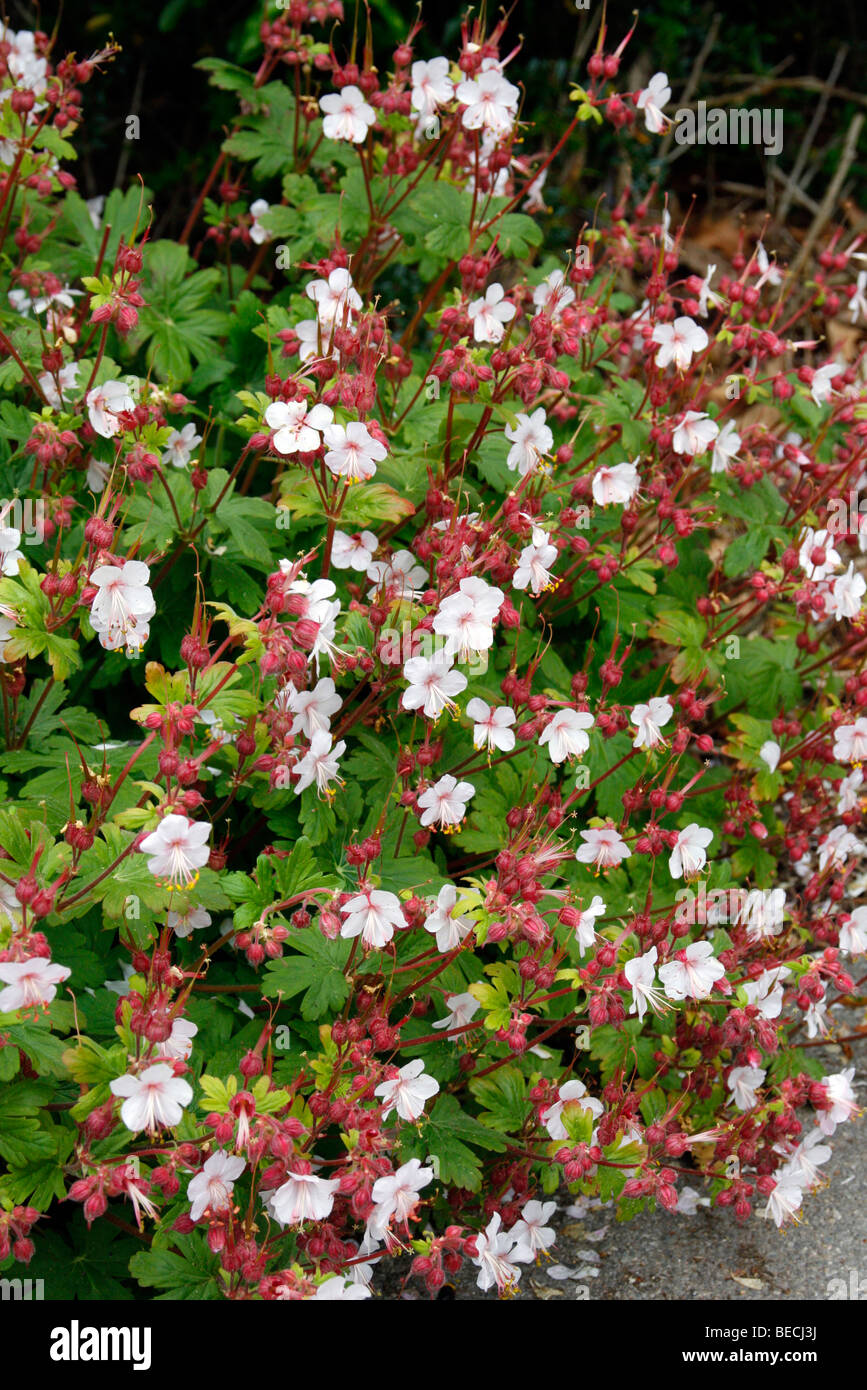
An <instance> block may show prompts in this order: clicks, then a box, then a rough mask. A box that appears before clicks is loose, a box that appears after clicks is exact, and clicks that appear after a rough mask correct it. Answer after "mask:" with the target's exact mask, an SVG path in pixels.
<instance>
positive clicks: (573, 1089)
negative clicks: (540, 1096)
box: [539, 1081, 605, 1139]
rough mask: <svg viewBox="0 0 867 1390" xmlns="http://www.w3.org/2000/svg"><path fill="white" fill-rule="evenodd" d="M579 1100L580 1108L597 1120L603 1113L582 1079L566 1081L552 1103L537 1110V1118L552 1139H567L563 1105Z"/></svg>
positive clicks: (599, 1102) (598, 1102)
mask: <svg viewBox="0 0 867 1390" xmlns="http://www.w3.org/2000/svg"><path fill="white" fill-rule="evenodd" d="M578 1101H580V1103H581V1109H582V1110H589V1111H590V1114H591V1115H592V1116H593V1118H594V1119H596V1120H598V1119H599V1116H600V1115H602V1114H603V1112H604V1109H605V1107H604V1106H603V1104H602V1102H601V1101H599V1100H596V1098H595V1097H594V1096H588V1095H587V1087H586V1086H585V1085H584V1082H583V1081H566V1082H564V1084H563V1085H562V1086H561V1087H560V1088H559V1090H558V1091H557V1099H556V1100H555V1102H554V1104H553V1105H545V1106H543V1107H542V1109H541V1110H540V1112H539V1118H540V1120H541V1121H542V1124H543V1125H544V1126H545V1128H546V1130H547V1131H548V1134H549V1135H550V1136H551V1138H552V1139H568V1138H569V1134H568V1132H567V1130H566V1126H565V1125H564V1124H563V1118H562V1116H563V1109H564V1106H566V1105H569V1104H570V1103H571V1104H573V1105H574V1104H575V1103H576V1102H578Z"/></svg>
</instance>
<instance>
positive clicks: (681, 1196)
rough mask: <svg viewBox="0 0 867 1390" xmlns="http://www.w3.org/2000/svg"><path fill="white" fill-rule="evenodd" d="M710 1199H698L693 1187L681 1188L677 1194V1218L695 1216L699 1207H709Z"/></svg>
mask: <svg viewBox="0 0 867 1390" xmlns="http://www.w3.org/2000/svg"><path fill="white" fill-rule="evenodd" d="M709 1206H710V1198H709V1197H700V1196H699V1194H698V1193H697V1192H696V1190H695V1188H694V1187H682V1188H681V1189H680V1192H679V1193H678V1194H677V1213H678V1216H695V1214H696V1212H697V1211H698V1209H699V1207H709Z"/></svg>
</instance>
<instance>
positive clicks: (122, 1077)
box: [0, 0, 867, 1300]
mask: <svg viewBox="0 0 867 1390" xmlns="http://www.w3.org/2000/svg"><path fill="white" fill-rule="evenodd" d="M341 18H342V6H341V5H340V4H339V3H336V0H332V2H331V3H328V4H325V3H313V4H309V3H307V0H290V3H288V4H287V5H286V6H285V7H283V8H281V9H280V10H279V11H277V12H276V14H275V17H273V18H268V19H266V20H264V21H263V24H262V32H261V38H262V52H261V59H260V61H259V63H258V65H257V66H255V67H252V68H251V69H250V70H247V69H246V68H242V67H238V66H236V65H233V64H232V63H231V62H228V61H223V60H218V59H216V58H214V59H208V60H206V62H205V64H204V67H205V70H206V71H207V73H208V75H209V78H210V80H211V81H212V82H213V83H214V84H215V85H216V86H217V87H218V88H220V89H222V90H223V91H228V92H231V93H234V94H235V96H236V98H237V118H236V121H235V123H234V125H233V126H232V127H231V129H229V130H228V131H226V132H224V133H223V138H222V142H220V134H219V133H218V132H215V133H214V145H215V162H214V166H213V169H212V172H211V174H210V176H209V177H208V179H207V181H206V183H205V185H204V187H203V188H202V190H201V194H200V197H199V198H198V200H197V201H196V203H195V204H194V205H193V206H192V207H191V208H190V211H189V217H188V220H187V225H186V227H185V229H184V231H183V233H182V235H181V236H180V238H179V239H178V240H167V239H159V238H155V237H153V236H151V233H150V225H151V220H152V207H151V204H150V200H149V195H148V192H147V190H146V189H145V188H144V187H143V186H142V185H141V183H140V182H138V183H136V182H135V181H133V182H132V183H131V185H130V187H129V188H128V189H127V190H126V191H125V192H119V191H118V192H114V193H112V194H111V195H110V196H109V197H108V198H107V199H106V200H105V201H104V203H103V204H102V205H100V204H99V203H94V202H90V203H88V202H86V201H85V200H84V199H83V198H82V197H81V196H80V195H79V194H78V192H77V191H76V184H75V176H74V158H75V133H76V129H77V127H78V126H79V123H80V122H81V120H82V119H84V118H85V117H84V116H83V115H82V108H83V107H84V111H85V116H86V100H85V98H86V93H87V88H88V86H89V84H91V83H93V82H110V81H111V80H112V74H111V59H112V57H113V49H112V48H108V49H106V50H104V51H102V52H99V53H96V54H92V55H89V56H87V57H82V56H78V55H64V54H60V53H57V52H55V51H54V50H53V48H52V45H51V41H50V39H49V37H48V36H47V35H46V34H43V33H41V32H29V31H25V30H12V29H9V28H6V29H4V30H3V38H2V42H0V64H2V68H0V71H2V72H3V85H2V92H0V98H2V100H0V175H2V177H0V238H2V246H0V255H2V275H3V277H4V283H3V293H2V296H0V348H2V352H3V358H4V360H3V364H2V366H0V387H2V395H3V399H2V403H0V445H2V449H3V457H2V466H3V488H4V500H3V501H2V504H0V508H2V520H0V570H2V578H0V656H2V667H0V688H2V701H3V711H2V718H3V736H4V744H5V748H4V752H3V754H2V757H0V776H2V779H3V791H4V804H3V808H2V809H0V913H2V918H0V1080H2V1083H3V1087H2V1093H0V1131H2V1132H0V1159H2V1175H0V1269H2V1270H3V1271H8V1270H11V1269H12V1268H13V1267H14V1266H15V1265H16V1264H23V1265H28V1267H29V1271H30V1272H31V1273H34V1274H44V1276H45V1278H46V1280H48V1281H49V1282H48V1296H49V1297H64V1296H66V1294H67V1292H70V1291H71V1288H69V1289H68V1288H67V1287H66V1285H64V1280H66V1281H67V1284H68V1283H69V1281H70V1280H71V1281H72V1282H73V1283H74V1284H75V1291H76V1292H78V1293H79V1294H81V1293H82V1291H85V1293H86V1294H87V1295H88V1296H90V1297H93V1298H106V1297H108V1298H112V1297H127V1298H129V1297H154V1296H156V1297H161V1298H184V1299H217V1298H224V1297H225V1298H233V1299H248V1298H262V1299H307V1298H315V1299H317V1300H322V1299H326V1300H331V1299H337V1300H355V1299H363V1298H366V1297H370V1296H371V1293H372V1290H373V1289H375V1288H376V1281H377V1278H378V1277H379V1276H380V1275H381V1273H382V1270H383V1268H384V1267H385V1266H386V1265H387V1264H388V1262H389V1261H390V1260H392V1259H393V1258H395V1257H404V1256H408V1258H405V1259H404V1262H403V1265H402V1266H401V1269H402V1271H403V1273H404V1274H405V1275H406V1276H407V1277H408V1278H411V1279H413V1280H414V1281H415V1282H416V1285H417V1286H420V1287H422V1288H423V1289H426V1290H428V1291H429V1292H431V1293H436V1291H437V1290H438V1289H439V1288H440V1287H441V1286H442V1285H443V1283H444V1282H445V1281H446V1280H447V1279H448V1278H449V1277H450V1276H452V1275H454V1274H455V1273H456V1272H457V1271H458V1270H460V1269H461V1268H462V1267H463V1266H464V1265H467V1266H468V1267H471V1268H473V1270H474V1273H475V1275H476V1278H477V1282H478V1285H479V1288H480V1289H482V1290H486V1289H491V1288H496V1289H498V1290H499V1291H500V1292H502V1293H504V1294H505V1293H508V1292H510V1291H511V1290H512V1289H514V1287H515V1285H516V1284H517V1283H518V1281H519V1280H520V1278H521V1277H522V1274H523V1273H525V1272H526V1270H527V1268H528V1267H529V1266H530V1265H531V1264H532V1263H533V1262H534V1261H536V1260H537V1259H539V1258H541V1257H542V1256H543V1255H544V1254H545V1252H546V1251H547V1250H549V1249H550V1248H551V1246H552V1242H553V1239H554V1232H553V1229H552V1228H551V1226H550V1224H549V1223H550V1220H551V1217H552V1213H553V1210H554V1199H555V1196H556V1194H557V1193H558V1192H560V1191H561V1190H562V1189H563V1188H566V1189H568V1191H569V1192H570V1193H572V1194H573V1195H575V1196H584V1197H591V1198H599V1199H601V1200H603V1201H605V1202H611V1203H613V1204H614V1206H615V1208H616V1212H617V1216H618V1218H620V1219H623V1220H627V1219H631V1218H639V1219H640V1214H641V1212H642V1211H643V1210H645V1209H646V1208H648V1207H650V1206H652V1205H654V1204H659V1205H661V1206H662V1207H664V1208H666V1209H668V1210H669V1211H672V1212H675V1211H677V1210H684V1207H685V1206H688V1204H689V1198H688V1196H685V1195H684V1193H685V1189H689V1191H690V1192H692V1195H693V1199H694V1196H695V1188H696V1187H701V1188H702V1190H703V1191H705V1190H706V1192H707V1194H708V1195H709V1197H710V1199H711V1200H712V1202H713V1204H714V1205H715V1206H716V1207H719V1208H731V1212H730V1213H728V1217H730V1218H731V1219H734V1220H739V1221H745V1220H747V1219H756V1218H758V1217H766V1218H769V1219H772V1220H774V1221H775V1222H776V1223H777V1225H783V1224H785V1223H786V1222H788V1221H791V1220H797V1219H798V1217H799V1213H800V1211H801V1209H802V1207H803V1206H804V1205H805V1204H808V1203H809V1193H810V1191H811V1190H813V1189H814V1188H815V1187H816V1186H818V1185H819V1184H820V1183H821V1181H822V1165H823V1164H824V1163H826V1162H827V1160H828V1158H829V1157H830V1154H831V1147H832V1144H831V1142H829V1141H832V1140H833V1134H834V1130H835V1128H836V1126H838V1125H839V1124H842V1123H844V1122H846V1121H848V1120H850V1119H851V1118H852V1117H853V1116H854V1115H855V1113H856V1108H857V1102H856V1099H855V1094H854V1091H853V1088H852V1084H851V1083H852V1071H851V1069H848V1068H846V1069H843V1070H841V1071H839V1072H836V1073H833V1074H830V1075H826V1074H825V1072H824V1070H823V1067H822V1065H821V1064H820V1063H819V1062H818V1061H817V1060H816V1051H815V1049H816V1048H817V1047H819V1046H820V1045H821V1043H822V1041H823V1039H825V1038H826V1037H828V1036H831V1035H832V1034H835V1033H836V1034H837V1035H838V1036H839V1035H843V1036H844V1037H845V1036H847V1035H848V1033H849V1032H850V1031H852V1030H853V1028H855V1026H856V1025H854V1024H853V1023H851V1021H850V1022H847V1019H850V1020H851V1018H852V1015H851V1014H847V1012H846V1011H847V1008H850V1007H854V1006H855V1005H856V1004H857V1002H858V990H859V989H860V987H861V985H862V984H863V978H862V976H863V964H864V956H865V954H867V907H864V906H860V907H859V905H858V902H859V898H860V897H861V895H862V894H863V891H864V887H865V886H867V879H865V877H864V873H863V856H864V852H865V845H864V843H863V841H862V840H861V839H860V838H859V833H858V831H859V826H860V822H861V819H862V814H863V801H864V791H863V773H862V761H863V758H864V755H865V753H867V713H865V706H867V673H865V671H864V662H863V653H864V650H865V646H867V627H865V621H864V612H863V608H862V601H863V597H864V594H865V590H867V583H865V578H864V575H863V570H864V565H865V562H864V558H863V557H864V552H865V550H867V529H865V524H864V517H863V515H862V513H861V511H860V503H859V497H860V493H861V491H863V489H864V487H865V483H867V384H865V371H864V351H863V346H862V345H861V342H860V338H859V333H858V330H860V329H861V328H863V325H864V321H865V317H867V298H865V295H867V290H865V287H867V271H865V270H862V269H860V266H861V265H862V264H867V261H865V254H864V253H862V252H861V251H860V249H859V247H860V245H861V241H860V240H859V238H857V237H856V238H854V239H849V240H847V239H845V238H842V237H841V236H840V234H839V233H838V232H837V231H832V232H831V233H830V234H829V236H828V237H827V238H826V240H825V244H824V245H823V246H821V247H817V254H816V255H815V256H812V255H811V257H810V258H809V263H808V264H807V265H806V266H805V267H803V268H799V271H798V273H797V274H789V273H788V272H787V268H786V266H785V265H782V264H778V263H777V260H776V258H775V256H774V254H773V251H772V250H770V249H769V248H767V247H766V246H765V245H764V244H763V242H762V241H761V240H759V241H756V240H754V239H752V240H751V239H749V238H748V237H747V236H746V235H744V237H743V238H742V244H741V246H740V248H739V250H738V252H737V254H736V256H735V257H734V260H733V263H732V270H731V273H726V274H722V273H719V274H717V273H716V271H715V268H714V267H710V268H709V270H708V273H707V275H706V276H705V277H704V278H701V277H698V276H696V275H691V274H689V273H685V272H684V270H683V268H682V266H681V264H680V261H679V256H678V243H679V239H680V237H681V236H682V234H683V229H682V228H679V227H676V226H673V225H671V219H670V217H669V215H668V212H667V210H666V207H665V199H664V194H663V193H662V192H661V191H660V190H658V189H656V188H652V187H651V188H646V189H636V190H635V191H634V192H633V191H632V190H627V191H626V192H625V193H624V194H623V196H622V198H621V200H620V202H619V204H618V205H617V206H613V207H601V208H600V209H599V212H598V216H597V217H596V218H595V220H594V222H593V223H592V224H588V225H586V226H585V227H583V229H582V230H581V233H580V235H579V236H578V238H577V240H576V242H575V245H574V246H573V247H572V250H571V253H570V254H569V255H568V256H566V257H563V256H561V255H559V253H558V255H557V256H552V255H550V254H548V253H546V248H545V218H546V211H545V208H546V205H545V195H546V186H547V185H548V184H549V183H553V182H554V181H555V180H556V178H557V170H558V162H560V161H561V160H562V157H564V156H565V155H567V154H568V151H569V148H570V140H571V139H572V138H573V137H574V136H575V134H576V132H577V131H579V129H583V128H585V127H589V128H591V129H592V128H593V127H594V126H597V125H600V124H601V123H603V122H608V123H610V124H612V125H613V126H614V127H615V128H616V129H618V130H622V131H623V132H624V135H625V137H626V138H629V139H633V140H635V141H636V142H648V141H653V140H655V139H658V138H659V137H660V136H661V135H662V134H663V133H664V132H665V131H666V130H667V128H668V122H669V117H668V116H667V115H666V110H665V108H666V106H667V104H668V102H669V99H670V89H669V87H668V83H667V80H666V77H665V74H664V73H657V74H655V75H654V76H653V77H652V78H651V80H650V82H649V84H648V86H647V87H646V88H643V89H642V90H640V91H627V90H622V89H621V88H620V87H619V86H618V75H619V71H620V60H621V56H622V55H623V53H624V51H625V50H626V46H627V44H628V42H629V39H630V34H627V33H617V34H615V33H608V32H606V29H605V26H604V25H603V26H602V27H601V28H600V31H599V38H598V44H597V48H596V50H595V51H594V52H593V54H592V56H591V57H590V60H589V62H588V64H587V69H588V70H587V76H586V79H585V85H584V86H582V87H578V88H575V89H574V91H573V92H572V98H573V101H572V104H571V109H572V112H573V115H572V117H571V119H569V120H568V121H567V122H566V123H565V124H564V126H563V129H562V130H561V131H560V132H559V133H558V135H557V138H556V141H555V142H553V143H550V142H549V144H548V145H547V146H545V147H541V148H536V147H535V145H534V137H533V120H532V112H528V111H526V110H524V108H523V105H522V89H521V86H520V63H521V56H520V52H513V51H507V50H506V46H505V45H504V44H503V42H502V39H503V29H502V26H499V25H495V24H486V22H485V19H484V17H482V18H469V19H468V20H467V21H466V23H465V24H464V27H463V30H462V35H461V44H460V47H459V49H458V51H456V52H454V53H451V54H448V55H443V56H441V57H437V58H435V59H433V60H430V61H422V60H418V59H417V58H416V57H415V56H414V43H415V41H416V39H417V34H418V30H417V28H415V27H414V28H411V29H410V30H409V32H408V33H407V35H406V38H405V40H404V42H402V43H401V44H400V46H399V47H398V48H397V49H396V50H395V51H393V52H392V53H391V54H385V55H383V54H382V53H380V52H379V51H378V49H377V48H376V39H377V36H376V33H375V31H373V32H372V31H371V29H370V27H369V26H367V27H366V26H365V22H364V17H363V14H362V16H361V18H360V19H356V20H355V23H354V24H353V21H352V20H351V19H349V20H348V21H347V22H345V23H343V24H338V23H336V22H337V21H339V20H341ZM839 319H843V320H844V321H845V322H846V323H847V324H848V325H850V326H851V327H852V328H853V329H854V330H855V331H854V332H852V333H850V334H849V335H848V336H847V338H846V339H845V340H841V346H840V347H839V348H838V350H837V351H836V352H832V351H830V349H829V347H828V331H829V325H830V324H831V323H832V322H835V321H837V320H839ZM719 1219H721V1220H722V1219H727V1215H726V1214H725V1213H723V1212H721V1213H720V1218H719ZM72 1252H74V1254H75V1263H74V1265H73V1264H72V1263H71V1254H72ZM70 1271H72V1272H70Z"/></svg>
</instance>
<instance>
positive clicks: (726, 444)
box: [710, 420, 741, 473]
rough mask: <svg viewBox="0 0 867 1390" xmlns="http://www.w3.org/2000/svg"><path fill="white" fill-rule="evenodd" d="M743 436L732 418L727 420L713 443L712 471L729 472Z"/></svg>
mask: <svg viewBox="0 0 867 1390" xmlns="http://www.w3.org/2000/svg"><path fill="white" fill-rule="evenodd" d="M740 447H741V437H740V435H739V434H738V432H737V430H736V429H735V427H734V423H733V422H732V421H731V420H727V421H726V423H725V424H724V425H723V427H722V429H721V430H720V432H719V434H718V435H717V437H716V439H715V440H714V443H713V457H712V459H711V464H710V471H711V473H727V472H728V467H729V464H730V463H731V462H732V460H733V459H736V458H737V456H738V449H739V448H740Z"/></svg>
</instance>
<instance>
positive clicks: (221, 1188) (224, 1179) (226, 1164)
mask: <svg viewBox="0 0 867 1390" xmlns="http://www.w3.org/2000/svg"><path fill="white" fill-rule="evenodd" d="M246 1166H247V1165H246V1163H245V1162H244V1160H243V1158H238V1157H237V1156H234V1155H231V1154H229V1153H227V1152H226V1150H225V1149H217V1151H216V1153H212V1154H211V1157H210V1158H208V1159H206V1160H205V1163H204V1165H203V1167H202V1171H201V1172H200V1173H197V1174H196V1176H195V1177H194V1178H193V1179H192V1181H191V1182H190V1183H189V1184H188V1186H187V1200H188V1201H189V1202H190V1203H191V1206H190V1220H191V1221H201V1219H202V1217H203V1216H223V1215H225V1214H226V1213H228V1212H230V1211H231V1210H232V1189H233V1187H234V1186H235V1180H236V1178H239V1177H240V1176H241V1174H242V1173H243V1171H244V1169H245V1168H246Z"/></svg>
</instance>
